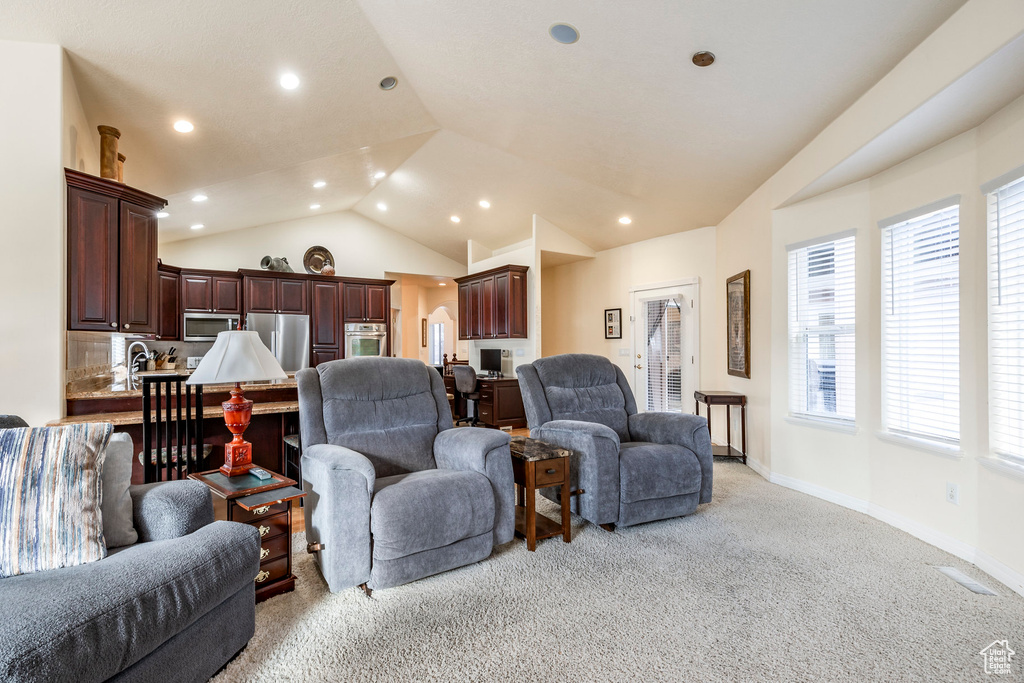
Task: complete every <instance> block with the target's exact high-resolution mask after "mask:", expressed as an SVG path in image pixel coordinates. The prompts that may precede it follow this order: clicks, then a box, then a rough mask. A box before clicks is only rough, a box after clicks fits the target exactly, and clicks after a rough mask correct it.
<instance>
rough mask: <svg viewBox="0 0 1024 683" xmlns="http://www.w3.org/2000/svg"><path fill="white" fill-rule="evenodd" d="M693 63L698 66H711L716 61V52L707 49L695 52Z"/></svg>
mask: <svg viewBox="0 0 1024 683" xmlns="http://www.w3.org/2000/svg"><path fill="white" fill-rule="evenodd" d="M693 63H694V64H696V65H697V66H711V65H712V64H714V63H715V54H714V53H713V52H708V51H707V50H701V51H700V52H694V53H693Z"/></svg>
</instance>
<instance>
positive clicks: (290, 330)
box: [245, 313, 309, 372]
mask: <svg viewBox="0 0 1024 683" xmlns="http://www.w3.org/2000/svg"><path fill="white" fill-rule="evenodd" d="M245 329H247V330H254V331H256V332H258V333H259V335H260V339H261V340H262V341H263V343H264V344H266V346H267V348H268V349H270V352H271V353H273V354H274V357H275V358H277V362H278V363H280V364H281V368H282V369H284V371H285V372H297V371H299V370H301V369H303V368H308V367H309V316H308V315H288V314H285V313H249V314H248V315H247V316H246V317H245Z"/></svg>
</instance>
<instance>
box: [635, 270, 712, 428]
mask: <svg viewBox="0 0 1024 683" xmlns="http://www.w3.org/2000/svg"><path fill="white" fill-rule="evenodd" d="M697 310H698V309H697V285H696V284H693V285H678V286H673V287H661V288H658V289H643V290H635V291H634V292H633V315H632V316H631V319H632V323H633V387H634V389H635V390H636V402H637V409H638V410H640V411H641V412H644V411H667V412H675V413H680V412H691V411H690V410H689V408H690V407H691V406H692V405H693V401H692V398H693V392H694V391H695V390H696V389H697V385H698V368H699V367H700V359H699V357H698V351H699V344H698V337H697Z"/></svg>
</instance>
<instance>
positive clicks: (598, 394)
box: [516, 353, 714, 528]
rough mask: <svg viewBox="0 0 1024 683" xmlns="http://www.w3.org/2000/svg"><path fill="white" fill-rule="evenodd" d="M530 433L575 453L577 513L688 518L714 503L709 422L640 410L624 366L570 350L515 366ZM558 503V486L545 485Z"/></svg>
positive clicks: (619, 519) (600, 517) (631, 519)
mask: <svg viewBox="0 0 1024 683" xmlns="http://www.w3.org/2000/svg"><path fill="white" fill-rule="evenodd" d="M516 373H517V374H518V376H519V386H520V388H521V389H522V394H523V404H524V406H525V408H526V419H527V422H528V423H529V427H530V436H531V437H533V438H535V439H540V440H542V441H546V442H548V443H552V444H556V445H558V446H561V447H563V448H569V449H571V450H572V451H573V455H572V457H571V459H570V463H571V473H570V477H571V481H570V488H571V489H572V490H578V489H583V491H584V493H582V494H579V495H574V496H573V497H572V501H571V508H572V511H573V512H575V513H577V514H579V515H581V516H583V517H584V518H585V519H588V520H589V521H591V522H593V523H595V524H600V525H602V526H604V527H605V528H611V527H610V526H609V525H612V524H617V525H618V526H631V525H633V524H641V523H643V522H650V521H654V520H658V519H668V518H670V517H679V516H681V515H688V514H690V513H691V512H693V511H694V510H696V509H697V505H698V503H709V502H711V483H712V465H713V463H714V458H713V456H712V454H711V435H710V434H709V433H708V426H707V420H705V419H704V418H702V417H698V416H696V415H687V414H681V413H637V409H636V401H635V400H634V398H633V392H632V391H631V390H630V388H629V384H628V383H627V382H626V377H625V375H623V373H622V370H621V369H620V368H619V367H618V366H617V365H614V364H612V362H611V361H609V360H608V359H607V358H605V357H603V356H592V355H587V354H576V353H573V354H565V355H561V356H551V357H548V358H540V359H538V360H536V361H534V362H533V363H532V364H527V365H520V366H519V367H517V368H516ZM541 493H542V495H544V496H548V497H551V499H552V500H555V501H556V502H557V501H558V500H559V493H560V490H559V489H551V488H549V489H541Z"/></svg>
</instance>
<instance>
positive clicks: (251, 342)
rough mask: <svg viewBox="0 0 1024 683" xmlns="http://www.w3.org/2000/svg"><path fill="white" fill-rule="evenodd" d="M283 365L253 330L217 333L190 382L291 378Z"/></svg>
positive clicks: (254, 380) (222, 382) (189, 379)
mask: <svg viewBox="0 0 1024 683" xmlns="http://www.w3.org/2000/svg"><path fill="white" fill-rule="evenodd" d="M287 378H288V375H287V374H286V373H285V371H284V370H282V369H281V364H280V363H278V362H277V359H276V358H274V354H272V353H271V352H270V349H268V348H267V347H266V345H265V344H264V343H263V341H262V340H261V339H260V335H259V333H258V332H255V331H253V330H229V331H225V332H220V333H218V334H217V341H215V342H214V343H213V348H212V349H210V350H209V352H208V353H207V354H206V355H205V356H203V360H202V361H200V362H199V367H198V368H196V370H195V372H193V373H192V376H191V377H189V378H188V381H187V382H185V383H186V384H229V383H233V382H266V381H269V380H272V379H287Z"/></svg>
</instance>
